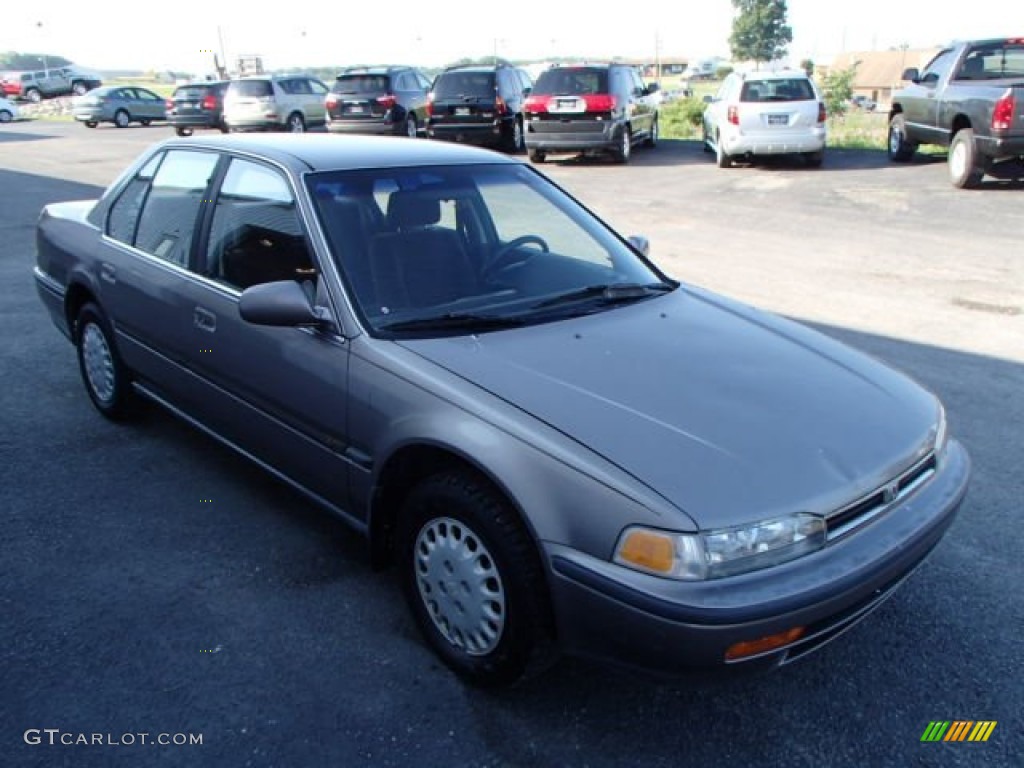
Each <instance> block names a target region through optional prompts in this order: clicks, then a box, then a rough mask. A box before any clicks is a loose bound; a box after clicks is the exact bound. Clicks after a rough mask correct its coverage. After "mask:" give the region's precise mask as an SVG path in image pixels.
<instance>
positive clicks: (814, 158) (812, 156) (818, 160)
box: [804, 150, 825, 168]
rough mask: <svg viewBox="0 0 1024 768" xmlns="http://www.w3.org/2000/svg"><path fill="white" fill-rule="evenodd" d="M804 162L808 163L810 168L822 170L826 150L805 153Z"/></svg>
mask: <svg viewBox="0 0 1024 768" xmlns="http://www.w3.org/2000/svg"><path fill="white" fill-rule="evenodd" d="M804 162H805V163H807V167H808V168H821V164H822V163H823V162H825V150H819V151H818V152H805V153H804Z"/></svg>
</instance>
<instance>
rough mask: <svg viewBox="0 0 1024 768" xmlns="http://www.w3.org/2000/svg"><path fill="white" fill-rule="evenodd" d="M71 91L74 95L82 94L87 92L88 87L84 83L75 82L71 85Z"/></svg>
mask: <svg viewBox="0 0 1024 768" xmlns="http://www.w3.org/2000/svg"><path fill="white" fill-rule="evenodd" d="M71 92H72V93H73V94H75V96H84V95H85V94H86V93H88V92H89V89H88V88H86V87H85V83H75V84H74V85H72V86H71Z"/></svg>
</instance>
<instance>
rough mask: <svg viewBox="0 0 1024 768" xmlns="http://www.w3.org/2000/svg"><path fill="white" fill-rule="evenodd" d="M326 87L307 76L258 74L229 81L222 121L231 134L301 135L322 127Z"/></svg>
mask: <svg viewBox="0 0 1024 768" xmlns="http://www.w3.org/2000/svg"><path fill="white" fill-rule="evenodd" d="M327 92H328V88H327V86H326V85H324V84H323V83H322V82H321V81H320V80H317V79H316V78H315V77H309V76H308V75H260V76H258V77H245V78H242V79H240V80H232V81H231V84H230V85H229V86H228V90H227V93H226V94H225V95H224V122H225V123H226V124H227V126H228V128H229V129H230V130H232V131H290V132H292V133H303V132H304V131H305V130H306V129H307V128H309V127H310V126H314V125H323V124H324V122H325V121H326V116H327V112H326V109H325V107H324V99H325V98H326V96H327Z"/></svg>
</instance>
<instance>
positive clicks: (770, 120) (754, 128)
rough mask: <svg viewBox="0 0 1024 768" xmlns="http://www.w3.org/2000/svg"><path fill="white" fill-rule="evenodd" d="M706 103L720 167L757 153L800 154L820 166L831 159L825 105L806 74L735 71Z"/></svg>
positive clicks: (707, 136) (707, 129) (711, 145)
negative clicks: (826, 157)
mask: <svg viewBox="0 0 1024 768" xmlns="http://www.w3.org/2000/svg"><path fill="white" fill-rule="evenodd" d="M704 100H705V102H707V104H708V106H707V108H706V109H705V110H704V120H703V123H704V145H705V147H706V148H707V149H708V150H709V151H711V152H714V153H715V156H716V158H717V160H718V165H719V167H720V168H728V167H729V166H730V165H732V163H733V160H734V159H736V158H737V157H744V158H750V157H753V156H755V155H780V154H781V155H792V154H799V155H802V156H803V158H804V160H805V161H806V163H807V164H808V165H810V166H812V167H815V168H816V167H818V166H820V165H821V163H822V161H823V160H824V158H825V139H826V128H825V117H826V115H825V102H824V100H823V97H822V95H821V93H820V92H819V91H818V86H817V85H815V84H814V81H813V80H811V78H809V77H808V76H807V73H806V72H803V71H802V70H796V71H777V72H768V71H764V72H762V71H754V72H746V73H739V72H733V73H732V74H730V75H729V76H727V77H726V78H725V80H724V81H723V82H722V86H721V87H720V88H719V89H718V93H716V94H715V96H714V97H711V96H705V97H704Z"/></svg>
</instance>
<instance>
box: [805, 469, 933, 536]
mask: <svg viewBox="0 0 1024 768" xmlns="http://www.w3.org/2000/svg"><path fill="white" fill-rule="evenodd" d="M933 474H935V454H934V453H929V454H928V455H927V456H925V457H924V458H923V459H921V460H920V461H919V462H917V464H915V465H914V466H912V467H911V468H910V469H908V470H907V471H906V472H904V473H903V474H901V475H899V476H897V477H896V478H894V479H893V480H891V481H890V482H888V483H886V484H885V485H883V486H882V487H881V488H878V489H876V490H874V491H872V492H871V493H869V494H867V495H866V496H862V497H861V498H860V499H858V500H857V501H854V502H853V503H851V504H847V505H846V506H845V507H843V508H842V509H839V510H836V511H835V512H833V513H832V514H830V515H828V516H827V517H826V518H825V519H826V521H827V523H828V540H829V541H833V540H835V539H838V538H840V537H841V536H845V535H846V534H848V533H850V532H851V531H854V530H856V529H857V528H859V527H860V526H862V525H864V524H865V523H867V522H868V521H870V520H873V519H874V518H876V517H877V516H878V515H880V514H882V513H883V512H884V511H885V510H887V509H889V508H890V507H892V506H893V505H894V504H899V503H900V502H901V501H902V500H903V499H905V498H906V497H907V496H909V495H910V494H912V493H913V492H914V491H915V490H916V489H917V488H918V486H920V485H922V484H923V483H925V482H926V481H927V480H928V478H930V477H931V476H932V475H933Z"/></svg>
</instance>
